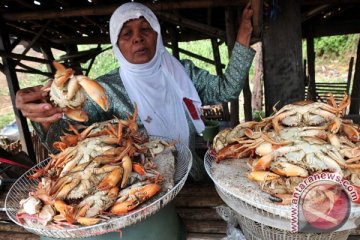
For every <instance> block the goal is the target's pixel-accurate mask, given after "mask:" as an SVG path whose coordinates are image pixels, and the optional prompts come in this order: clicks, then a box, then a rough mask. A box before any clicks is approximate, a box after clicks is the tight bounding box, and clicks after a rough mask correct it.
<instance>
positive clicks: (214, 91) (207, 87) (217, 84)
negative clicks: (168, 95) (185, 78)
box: [181, 42, 255, 105]
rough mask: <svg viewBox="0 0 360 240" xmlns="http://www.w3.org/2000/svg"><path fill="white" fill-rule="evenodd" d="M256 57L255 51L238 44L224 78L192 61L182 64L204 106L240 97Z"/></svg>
mask: <svg viewBox="0 0 360 240" xmlns="http://www.w3.org/2000/svg"><path fill="white" fill-rule="evenodd" d="M254 55H255V51H254V50H253V49H251V48H246V47H244V46H242V45H241V44H239V43H237V42H236V43H235V46H234V49H233V51H232V55H231V58H230V60H229V64H228V66H227V68H226V70H225V73H224V75H223V76H216V75H212V74H211V73H209V72H208V71H206V70H204V69H201V68H198V67H196V66H195V65H194V63H193V62H191V61H190V60H183V61H181V62H182V64H183V66H184V68H185V70H186V72H187V73H188V74H189V76H190V78H191V79H192V81H193V83H194V86H195V88H196V90H197V92H198V94H199V96H200V98H201V101H202V103H203V105H208V104H217V103H222V102H228V101H230V100H234V99H237V98H238V97H239V94H240V92H241V90H242V89H243V87H244V82H245V79H246V77H247V75H248V73H249V69H250V66H251V63H252V60H253V58H254Z"/></svg>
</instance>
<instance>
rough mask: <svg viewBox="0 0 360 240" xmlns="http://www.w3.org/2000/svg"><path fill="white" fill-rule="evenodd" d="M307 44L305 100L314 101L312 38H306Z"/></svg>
mask: <svg viewBox="0 0 360 240" xmlns="http://www.w3.org/2000/svg"><path fill="white" fill-rule="evenodd" d="M306 44H307V49H306V51H307V52H306V53H307V59H308V74H309V86H308V94H307V99H308V100H312V101H316V84H315V50H314V38H313V37H308V38H306Z"/></svg>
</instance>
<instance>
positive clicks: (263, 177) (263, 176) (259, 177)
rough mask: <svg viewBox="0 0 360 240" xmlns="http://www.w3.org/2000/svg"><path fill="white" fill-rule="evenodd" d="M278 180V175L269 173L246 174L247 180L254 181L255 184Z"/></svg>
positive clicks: (254, 172) (255, 172)
mask: <svg viewBox="0 0 360 240" xmlns="http://www.w3.org/2000/svg"><path fill="white" fill-rule="evenodd" d="M277 178H280V176H279V175H277V174H275V173H272V172H269V171H253V172H251V173H249V174H248V179H249V180H254V181H257V182H265V181H270V180H274V179H277Z"/></svg>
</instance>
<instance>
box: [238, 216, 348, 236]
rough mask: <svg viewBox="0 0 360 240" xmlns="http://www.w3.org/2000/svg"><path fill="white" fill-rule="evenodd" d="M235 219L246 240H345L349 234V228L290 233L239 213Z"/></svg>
mask: <svg viewBox="0 0 360 240" xmlns="http://www.w3.org/2000/svg"><path fill="white" fill-rule="evenodd" d="M237 219H238V222H239V225H240V227H241V230H242V231H243V233H244V235H245V237H246V239H247V240H264V239H266V240H346V239H347V238H348V237H349V235H350V234H351V230H345V231H340V232H332V233H292V232H290V231H286V230H281V229H278V228H274V227H270V226H267V225H264V224H261V223H258V222H255V221H253V220H251V219H249V218H246V217H244V216H242V215H240V214H237Z"/></svg>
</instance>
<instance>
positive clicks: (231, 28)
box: [223, 8, 239, 127]
mask: <svg viewBox="0 0 360 240" xmlns="http://www.w3.org/2000/svg"><path fill="white" fill-rule="evenodd" d="M234 22H235V17H234V12H233V11H232V9H231V8H226V9H225V24H226V42H227V47H228V53H229V58H230V57H231V51H232V49H233V48H234V44H235V25H234ZM226 107H227V104H223V108H224V113H225V108H226ZM230 109H231V110H230V126H231V127H235V126H236V125H238V124H239V99H236V100H234V101H231V102H230Z"/></svg>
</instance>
